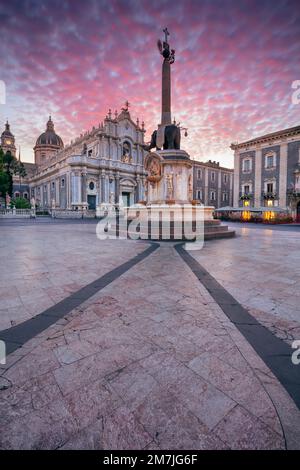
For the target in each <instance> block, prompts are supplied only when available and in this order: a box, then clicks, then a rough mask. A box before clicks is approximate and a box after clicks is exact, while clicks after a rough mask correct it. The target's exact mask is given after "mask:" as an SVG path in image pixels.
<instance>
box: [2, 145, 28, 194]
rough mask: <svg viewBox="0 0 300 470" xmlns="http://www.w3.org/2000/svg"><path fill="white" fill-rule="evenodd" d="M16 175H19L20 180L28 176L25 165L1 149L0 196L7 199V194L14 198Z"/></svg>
mask: <svg viewBox="0 0 300 470" xmlns="http://www.w3.org/2000/svg"><path fill="white" fill-rule="evenodd" d="M14 175H19V176H20V178H24V177H25V176H26V170H25V167H24V164H23V163H22V162H19V161H18V160H17V159H16V157H14V156H13V155H12V154H11V153H10V152H6V153H5V154H4V152H3V150H2V149H1V148H0V195H1V196H2V197H5V195H6V193H8V194H9V196H10V197H12V192H13V176H14Z"/></svg>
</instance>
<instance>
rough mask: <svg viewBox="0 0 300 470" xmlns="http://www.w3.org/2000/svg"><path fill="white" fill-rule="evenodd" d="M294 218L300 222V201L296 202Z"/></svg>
mask: <svg viewBox="0 0 300 470" xmlns="http://www.w3.org/2000/svg"><path fill="white" fill-rule="evenodd" d="M296 220H297V222H299V223H300V201H299V202H298V204H297V218H296Z"/></svg>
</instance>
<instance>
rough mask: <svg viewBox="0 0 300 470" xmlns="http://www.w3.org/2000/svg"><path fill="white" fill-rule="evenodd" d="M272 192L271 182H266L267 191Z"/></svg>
mask: <svg viewBox="0 0 300 470" xmlns="http://www.w3.org/2000/svg"><path fill="white" fill-rule="evenodd" d="M272 192H273V183H268V184H267V193H272Z"/></svg>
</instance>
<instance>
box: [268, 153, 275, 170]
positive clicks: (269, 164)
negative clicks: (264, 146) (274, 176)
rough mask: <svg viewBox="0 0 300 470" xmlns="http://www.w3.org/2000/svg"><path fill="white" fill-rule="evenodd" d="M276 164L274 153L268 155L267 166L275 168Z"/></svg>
mask: <svg viewBox="0 0 300 470" xmlns="http://www.w3.org/2000/svg"><path fill="white" fill-rule="evenodd" d="M273 166H274V155H268V156H267V168H273Z"/></svg>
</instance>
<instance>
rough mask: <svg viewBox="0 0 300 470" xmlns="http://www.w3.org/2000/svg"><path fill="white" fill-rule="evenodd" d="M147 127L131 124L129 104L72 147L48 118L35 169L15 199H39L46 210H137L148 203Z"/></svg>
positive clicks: (36, 149) (29, 167)
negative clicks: (123, 207) (113, 207)
mask: <svg viewBox="0 0 300 470" xmlns="http://www.w3.org/2000/svg"><path fill="white" fill-rule="evenodd" d="M144 134H145V129H144V123H142V124H141V125H140V124H139V120H137V121H136V122H133V120H132V119H131V116H130V113H129V109H128V103H126V105H125V107H123V108H122V110H121V113H119V114H118V113H117V112H115V114H114V116H112V113H111V111H109V113H108V115H107V116H106V118H105V119H104V121H103V122H102V123H101V124H99V125H98V126H97V127H93V128H92V130H91V131H89V132H86V133H85V134H82V135H80V136H79V137H78V138H77V139H75V140H74V141H71V143H70V144H69V145H67V146H64V143H63V141H62V139H61V138H60V137H59V135H58V134H56V132H55V128H54V123H53V121H52V119H51V117H50V118H49V120H48V122H47V125H46V129H45V132H43V133H42V134H41V135H40V136H39V137H38V139H37V141H36V144H35V146H34V158H35V163H34V164H26V165H25V166H26V171H27V177H26V178H25V179H23V186H22V190H20V189H19V185H18V181H17V180H16V181H14V194H13V195H14V196H15V197H16V196H24V193H25V196H27V193H28V194H29V197H30V199H31V200H33V199H34V201H35V204H36V206H37V207H38V208H39V209H43V210H50V209H51V210H53V209H55V210H56V211H57V214H58V215H59V213H60V212H64V211H71V210H72V211H74V210H75V211H86V210H89V211H92V212H93V211H96V210H98V209H101V208H105V205H107V204H124V205H132V204H134V203H136V202H138V201H140V200H143V199H144V197H145V195H144V182H145V177H146V173H145V170H144V154H145V150H144V148H143V146H144Z"/></svg>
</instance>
